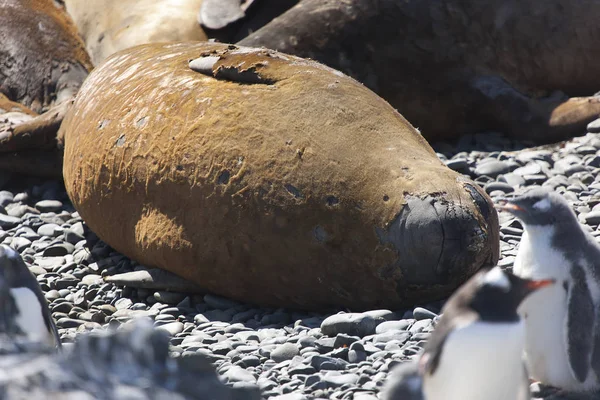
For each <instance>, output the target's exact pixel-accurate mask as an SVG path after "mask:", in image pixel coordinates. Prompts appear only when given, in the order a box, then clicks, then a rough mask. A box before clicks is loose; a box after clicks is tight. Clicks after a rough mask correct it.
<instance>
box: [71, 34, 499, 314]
mask: <svg viewBox="0 0 600 400" xmlns="http://www.w3.org/2000/svg"><path fill="white" fill-rule="evenodd" d="M196 58H200V59H199V60H197V61H198V63H197V64H193V65H195V68H196V69H197V70H198V71H200V72H198V71H195V70H192V69H191V68H190V67H189V66H188V61H189V60H191V59H196ZM194 63H196V61H194ZM61 131H62V132H63V133H64V138H65V155H64V156H65V162H64V180H65V186H66V188H67V192H68V194H69V196H70V198H71V200H72V201H73V205H74V206H75V208H76V209H77V210H78V211H79V213H80V214H81V216H82V217H83V218H84V220H85V221H86V223H87V224H88V225H89V226H90V228H91V229H92V230H93V231H94V232H96V233H97V234H98V236H99V237H101V238H102V239H103V240H104V241H106V242H107V243H108V244H110V245H111V246H112V247H114V248H115V249H117V250H118V251H120V252H122V253H123V254H125V255H127V256H129V257H131V258H133V259H135V260H137V261H139V262H141V263H143V264H145V265H148V266H151V265H152V266H158V267H160V268H163V269H166V270H169V271H171V272H174V273H176V274H178V275H180V276H183V277H184V278H187V279H189V280H191V281H193V282H196V283H197V284H199V285H200V286H201V287H202V288H204V289H206V290H209V291H212V292H215V293H218V294H221V295H224V296H229V297H232V298H234V299H240V300H244V301H248V302H255V303H258V304H263V305H271V306H295V307H302V308H321V307H327V306H346V307H351V308H355V309H368V308H373V307H392V308H397V307H403V306H409V305H414V303H415V302H426V301H428V300H432V299H435V298H441V297H444V296H447V295H448V294H449V293H451V292H452V290H454V289H455V288H456V287H457V286H458V285H459V284H460V283H462V282H464V281H465V280H466V279H467V278H468V277H469V276H471V275H472V274H473V273H474V272H475V271H477V270H478V269H479V268H480V267H481V266H482V265H484V264H494V263H495V262H496V261H497V259H498V221H497V215H496V212H495V211H494V209H493V206H492V203H491V201H490V199H489V198H488V197H487V196H486V195H485V193H483V192H482V191H481V190H480V189H477V188H476V185H474V184H472V183H469V182H468V181H466V180H464V179H463V178H461V177H460V176H459V175H458V174H456V173H455V172H453V171H451V170H450V169H448V168H447V167H446V166H445V165H444V164H443V163H442V162H441V161H440V160H439V159H438V158H437V157H436V155H435V153H434V152H433V150H432V149H431V148H430V147H429V145H428V144H427V142H426V141H425V140H424V139H423V137H422V136H421V135H420V134H419V133H418V132H417V131H416V130H415V129H414V128H413V127H412V126H411V125H410V124H409V123H408V122H407V121H406V120H405V119H404V118H403V117H402V116H401V115H400V114H399V113H398V112H397V111H395V110H394V109H393V108H392V107H391V106H390V105H389V104H388V103H386V102H385V101H384V100H382V99H381V98H380V97H378V96H377V95H375V94H374V93H373V92H371V91H370V90H369V89H367V88H366V87H364V86H363V85H361V84H360V83H358V82H356V81H355V80H353V79H351V78H349V77H347V76H345V75H343V74H342V73H340V72H338V71H335V70H332V69H330V68H328V67H325V66H323V65H321V64H318V63H316V62H313V61H308V60H304V59H300V58H297V57H293V56H288V55H284V54H281V53H277V52H274V51H267V50H258V49H249V48H236V47H235V46H231V47H228V46H227V45H221V44H215V43H197V44H191V43H181V44H153V45H143V46H138V47H135V48H132V49H128V50H126V51H124V52H121V53H116V54H115V55H113V56H111V57H109V59H108V60H107V61H106V62H105V63H104V64H103V65H101V66H99V67H97V68H96V69H95V70H94V71H93V72H92V73H91V74H90V76H89V78H88V79H87V80H86V81H85V83H84V84H83V86H82V88H81V90H80V92H79V94H78V96H77V98H76V100H75V103H74V106H73V108H72V109H71V111H69V112H68V113H67V116H66V117H65V120H64V122H63V124H62V126H61Z"/></svg>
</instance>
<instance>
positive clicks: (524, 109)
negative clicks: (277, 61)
mask: <svg viewBox="0 0 600 400" xmlns="http://www.w3.org/2000/svg"><path fill="white" fill-rule="evenodd" d="M599 13H600V3H599V2H595V1H570V0H547V1H544V2H543V4H542V3H540V2H539V1H538V0H519V1H516V0H509V1H506V0H494V1H479V0H449V1H422V0H403V1H397V0H347V1H343V2H340V1H339V0H301V1H300V2H299V3H298V4H297V5H296V6H295V7H293V8H291V9H290V10H288V11H287V12H286V13H285V14H283V15H281V16H279V17H278V18H276V19H275V20H273V21H272V22H270V23H269V24H267V25H266V26H264V27H263V28H261V29H259V30H257V31H255V32H252V33H250V34H249V35H248V37H246V38H244V39H242V40H241V41H239V42H238V44H240V45H243V46H254V47H261V46H264V47H266V48H270V49H275V50H279V51H283V52H285V53H289V54H295V55H297V56H300V57H305V58H311V59H314V60H317V61H319V62H322V63H324V64H326V65H328V66H330V67H333V68H336V69H338V70H340V71H343V72H344V73H346V74H348V75H350V76H352V77H354V78H356V79H357V80H359V81H360V82H363V83H364V84H365V85H367V86H368V87H369V88H371V89H372V90H374V91H375V92H376V93H378V94H379V95H380V96H382V97H383V98H384V99H386V100H387V101H389V102H390V104H391V105H392V106H394V107H395V108H397V109H398V110H400V111H401V112H402V115H404V116H405V117H406V118H407V119H408V120H409V121H410V122H411V123H412V124H413V125H414V126H416V127H418V128H419V129H420V131H421V132H422V133H423V135H424V136H425V137H426V138H427V139H428V140H429V141H430V142H431V141H434V140H446V139H450V138H456V137H458V136H459V135H461V134H465V133H477V132H485V131H490V130H496V131H497V130H500V131H503V132H505V133H507V134H508V135H510V136H513V137H517V138H519V139H521V140H529V141H534V142H538V143H550V142H556V141H560V140H564V139H567V138H570V137H572V136H575V135H581V134H583V133H584V132H585V127H586V124H587V123H588V122H590V121H592V120H594V119H596V118H597V117H598V115H600V97H599V96H594V93H596V92H598V90H600V63H598V62H597V60H596V56H595V55H596V54H598V50H600V41H598V36H599V28H598V23H597V15H599ZM582 96H583V97H582Z"/></svg>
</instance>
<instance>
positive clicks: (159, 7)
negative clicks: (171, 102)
mask: <svg viewBox="0 0 600 400" xmlns="http://www.w3.org/2000/svg"><path fill="white" fill-rule="evenodd" d="M201 4H202V0H183V1H182V0H158V1H157V0H128V1H122V0H103V1H91V2H90V1H87V0H65V5H66V6H67V11H68V12H69V14H70V15H71V16H72V17H73V20H74V21H75V24H76V25H77V28H78V29H79V32H80V34H81V36H82V37H83V40H84V41H85V44H86V46H87V50H88V52H89V54H90V56H91V58H92V61H93V63H94V65H97V64H99V63H100V62H102V61H103V60H104V59H105V58H106V57H108V56H109V55H111V54H113V53H115V52H117V51H119V50H123V49H126V48H128V47H133V46H137V45H140V44H144V43H153V42H172V41H188V40H189V41H200V40H206V39H207V37H206V34H205V33H204V31H203V30H202V28H201V27H200V25H199V24H198V22H197V21H196V15H197V14H198V10H199V9H200V5H201Z"/></svg>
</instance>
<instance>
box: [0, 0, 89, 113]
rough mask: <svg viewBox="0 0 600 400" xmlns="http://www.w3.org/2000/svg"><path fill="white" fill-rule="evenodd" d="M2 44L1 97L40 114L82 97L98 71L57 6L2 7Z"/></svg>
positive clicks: (38, 2) (20, 3)
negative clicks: (87, 82) (77, 95)
mask: <svg viewBox="0 0 600 400" xmlns="http://www.w3.org/2000/svg"><path fill="white" fill-rule="evenodd" d="M0 43H1V48H0V93H2V94H4V95H6V96H7V97H8V98H9V99H10V100H12V101H16V102H18V103H21V104H23V105H25V106H27V107H29V108H31V109H32V110H33V111H35V112H37V113H40V112H42V111H45V110H46V109H47V108H48V107H49V106H50V105H52V104H53V103H55V102H60V101H62V100H65V99H68V98H70V97H72V96H73V95H74V94H75V93H77V90H78V89H79V86H80V85H81V82H82V81H83V80H84V79H85V77H86V76H87V73H88V71H89V70H90V69H91V68H92V64H91V62H90V59H89V57H88V55H87V53H86V50H85V46H84V44H83V42H82V41H81V38H80V37H79V35H78V33H77V29H76V28H75V25H74V24H73V22H72V21H71V19H70V17H69V16H68V15H67V13H66V11H65V9H64V6H62V5H61V4H60V3H59V2H57V1H52V0H4V1H2V3H0Z"/></svg>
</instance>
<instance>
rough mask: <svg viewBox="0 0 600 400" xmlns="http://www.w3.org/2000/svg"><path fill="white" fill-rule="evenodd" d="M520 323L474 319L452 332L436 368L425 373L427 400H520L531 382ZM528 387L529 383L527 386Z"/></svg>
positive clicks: (523, 333)
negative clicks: (526, 374) (528, 375)
mask: <svg viewBox="0 0 600 400" xmlns="http://www.w3.org/2000/svg"><path fill="white" fill-rule="evenodd" d="M524 338H525V330H524V326H523V324H522V323H521V322H513V323H489V322H481V321H479V322H474V323H472V324H469V325H467V326H465V327H463V328H459V329H456V330H455V331H453V332H452V333H450V334H449V335H448V337H447V339H446V341H445V342H444V344H443V346H444V347H443V349H442V353H441V357H440V360H439V364H438V367H437V369H436V370H435V371H434V373H433V375H426V376H425V378H424V382H423V392H424V394H425V398H426V399H427V400H481V399H486V400H507V399H519V398H520V397H519V396H520V394H521V393H523V385H528V382H527V380H526V377H525V374H524V366H523V361H522V353H523V343H524ZM527 387H528V386H527Z"/></svg>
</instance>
